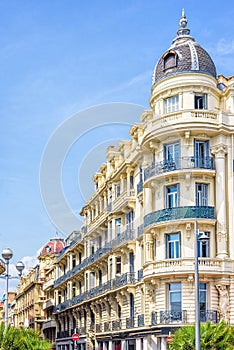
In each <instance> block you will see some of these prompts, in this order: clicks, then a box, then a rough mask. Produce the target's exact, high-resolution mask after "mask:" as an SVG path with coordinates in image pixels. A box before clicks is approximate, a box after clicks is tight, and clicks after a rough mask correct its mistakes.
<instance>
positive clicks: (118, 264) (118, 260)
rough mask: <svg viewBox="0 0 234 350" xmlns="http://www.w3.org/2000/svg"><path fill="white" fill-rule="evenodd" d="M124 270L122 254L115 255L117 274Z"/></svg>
mask: <svg viewBox="0 0 234 350" xmlns="http://www.w3.org/2000/svg"><path fill="white" fill-rule="evenodd" d="M121 271H122V262H121V256H116V257H115V275H117V276H120V275H121Z"/></svg>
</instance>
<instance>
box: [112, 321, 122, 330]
mask: <svg viewBox="0 0 234 350" xmlns="http://www.w3.org/2000/svg"><path fill="white" fill-rule="evenodd" d="M121 327H122V324H121V320H114V321H112V331H119V330H120V329H121Z"/></svg>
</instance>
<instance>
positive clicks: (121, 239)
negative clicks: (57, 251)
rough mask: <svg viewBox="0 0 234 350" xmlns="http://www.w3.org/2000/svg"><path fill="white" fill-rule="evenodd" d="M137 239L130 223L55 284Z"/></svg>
mask: <svg viewBox="0 0 234 350" xmlns="http://www.w3.org/2000/svg"><path fill="white" fill-rule="evenodd" d="M134 239H135V230H134V228H133V227H132V226H131V225H129V226H127V225H126V227H125V230H124V231H123V232H122V233H120V234H119V235H118V236H117V237H116V238H114V239H113V240H112V241H111V242H106V243H105V245H104V247H102V248H99V249H97V251H96V252H95V253H93V254H91V255H90V256H89V257H87V258H86V259H84V260H83V261H82V262H81V263H80V264H78V265H76V266H75V267H74V268H73V269H72V270H69V271H67V272H66V273H65V274H64V275H63V276H61V277H59V278H58V279H57V280H55V281H54V286H55V287H57V286H58V285H60V284H61V283H63V282H65V281H66V280H67V279H69V278H70V277H72V276H74V275H75V274H76V273H78V272H79V271H81V270H82V269H83V268H85V267H86V266H88V265H90V264H93V263H94V262H96V261H97V260H98V259H100V258H101V257H102V256H104V255H105V254H107V253H108V252H109V251H110V250H111V249H115V248H118V247H120V246H121V245H123V244H125V243H127V242H129V241H132V240H134Z"/></svg>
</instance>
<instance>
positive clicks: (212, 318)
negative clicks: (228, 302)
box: [200, 310, 218, 323]
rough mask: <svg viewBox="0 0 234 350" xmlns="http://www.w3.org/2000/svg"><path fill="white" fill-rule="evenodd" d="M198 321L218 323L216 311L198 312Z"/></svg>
mask: <svg viewBox="0 0 234 350" xmlns="http://www.w3.org/2000/svg"><path fill="white" fill-rule="evenodd" d="M200 321H201V322H213V323H218V311H217V310H200Z"/></svg>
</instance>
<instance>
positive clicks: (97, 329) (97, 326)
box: [96, 323, 102, 333]
mask: <svg viewBox="0 0 234 350" xmlns="http://www.w3.org/2000/svg"><path fill="white" fill-rule="evenodd" d="M101 331H102V324H101V323H98V324H96V332H97V333H101Z"/></svg>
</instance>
